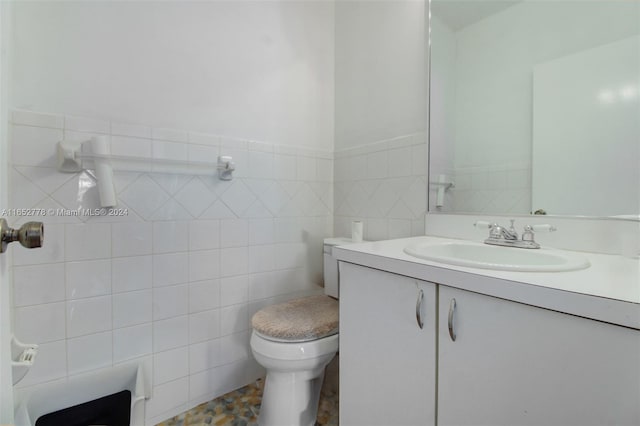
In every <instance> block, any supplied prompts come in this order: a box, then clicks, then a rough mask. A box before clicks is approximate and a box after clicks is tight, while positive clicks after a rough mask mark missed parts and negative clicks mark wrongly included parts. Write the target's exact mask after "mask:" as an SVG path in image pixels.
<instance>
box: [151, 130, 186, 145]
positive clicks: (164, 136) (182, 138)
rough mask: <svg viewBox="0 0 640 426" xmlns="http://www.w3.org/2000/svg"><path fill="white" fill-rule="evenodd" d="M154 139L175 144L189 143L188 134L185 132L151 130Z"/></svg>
mask: <svg viewBox="0 0 640 426" xmlns="http://www.w3.org/2000/svg"><path fill="white" fill-rule="evenodd" d="M151 136H152V138H153V139H157V140H163V141H173V142H187V141H188V140H189V136H188V133H187V132H186V131H185V130H180V129H169V128H157V127H154V128H153V129H152V130H151Z"/></svg>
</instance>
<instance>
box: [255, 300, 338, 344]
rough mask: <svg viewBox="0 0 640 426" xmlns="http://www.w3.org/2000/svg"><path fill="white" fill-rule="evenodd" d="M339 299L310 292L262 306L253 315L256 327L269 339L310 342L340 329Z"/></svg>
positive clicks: (258, 331)
mask: <svg viewBox="0 0 640 426" xmlns="http://www.w3.org/2000/svg"><path fill="white" fill-rule="evenodd" d="M338 306H339V305H338V301H337V300H335V299H332V298H331V297H329V296H325V295H320V296H310V297H303V298H300V299H293V300H289V301H288V302H284V303H279V304H277V305H271V306H267V307H266V308H262V309H261V310H259V311H258V312H256V314H255V315H254V316H253V318H252V319H251V325H252V326H253V329H254V330H255V331H256V332H257V333H258V334H260V335H262V336H263V337H264V338H266V339H273V340H276V341H284V342H306V341H310V340H317V339H321V338H323V337H327V336H331V335H333V334H336V333H337V332H338Z"/></svg>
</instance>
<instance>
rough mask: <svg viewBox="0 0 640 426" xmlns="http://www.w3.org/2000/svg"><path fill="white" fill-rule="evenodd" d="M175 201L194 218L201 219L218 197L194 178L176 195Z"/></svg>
mask: <svg viewBox="0 0 640 426" xmlns="http://www.w3.org/2000/svg"><path fill="white" fill-rule="evenodd" d="M175 199H176V200H177V201H178V202H179V203H180V204H181V205H183V206H184V208H185V209H187V211H188V212H189V213H190V214H191V215H192V216H193V217H199V216H200V215H201V214H202V212H204V211H205V210H206V209H207V207H209V206H210V205H211V204H213V202H214V201H215V199H216V196H215V194H214V193H212V192H211V191H210V190H209V188H208V187H207V185H205V184H204V182H202V180H200V179H199V178H198V177H194V178H193V179H191V180H190V181H189V182H187V183H186V184H185V185H184V186H183V187H182V189H181V190H180V192H178V193H177V194H176V196H175Z"/></svg>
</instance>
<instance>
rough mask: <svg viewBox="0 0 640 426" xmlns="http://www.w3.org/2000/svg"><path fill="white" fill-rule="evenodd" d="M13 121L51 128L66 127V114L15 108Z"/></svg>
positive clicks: (12, 116)
mask: <svg viewBox="0 0 640 426" xmlns="http://www.w3.org/2000/svg"><path fill="white" fill-rule="evenodd" d="M11 122H12V123H13V124H23V125H25V126H36V127H49V128H51V129H62V128H64V116H62V115H60V114H45V113H42V112H33V111H27V110H20V109H14V110H12V111H11Z"/></svg>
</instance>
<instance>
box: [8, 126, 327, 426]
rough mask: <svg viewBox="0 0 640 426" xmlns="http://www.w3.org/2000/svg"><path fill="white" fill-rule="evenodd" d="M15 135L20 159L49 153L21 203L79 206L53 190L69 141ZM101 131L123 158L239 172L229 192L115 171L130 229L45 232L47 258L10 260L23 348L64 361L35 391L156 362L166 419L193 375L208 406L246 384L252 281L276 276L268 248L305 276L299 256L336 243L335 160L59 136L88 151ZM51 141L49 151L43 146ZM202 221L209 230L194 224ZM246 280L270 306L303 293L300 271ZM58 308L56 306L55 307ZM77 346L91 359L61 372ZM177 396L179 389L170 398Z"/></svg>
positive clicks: (215, 142) (265, 148) (131, 134)
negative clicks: (34, 347) (84, 144)
mask: <svg viewBox="0 0 640 426" xmlns="http://www.w3.org/2000/svg"><path fill="white" fill-rule="evenodd" d="M16 117H17V119H16V120H18V121H20V120H21V121H22V122H25V123H30V124H52V125H55V126H57V125H58V124H56V123H57V122H56V120H57V118H56V117H55V115H54V116H53V117H48V116H44V115H43V116H41V117H40V116H36V115H33V116H30V117H28V116H26V115H25V116H23V117H22V118H21V117H19V116H16ZM25 117H26V118H25ZM60 118H61V117H60ZM29 120H31V121H29ZM61 125H62V124H61V123H60V126H61ZM105 125H106V127H105ZM14 127H15V128H18V132H17V134H18V138H17V140H20V141H23V140H25V141H26V145H27V146H28V147H29V148H28V149H25V150H22V151H21V149H22V148H18V150H17V152H18V154H20V152H22V154H23V155H24V157H25V158H26V157H28V160H25V161H32V158H31V157H29V156H31V155H32V153H31V152H30V151H31V150H34V149H37V150H38V152H46V153H47V154H46V156H43V157H42V158H41V159H40V160H38V162H36V163H34V164H26V165H24V167H23V166H21V169H20V175H21V176H22V177H21V179H22V180H21V181H20V182H22V184H21V185H20V186H22V187H25V188H31V187H33V188H35V189H34V190H33V193H34V194H35V195H34V196H32V197H30V198H29V197H27V198H29V199H32V201H33V202H34V203H36V204H37V203H39V202H40V201H39V199H40V198H43V199H47V195H48V194H49V193H50V192H56V191H58V192H60V191H61V190H62V187H63V186H64V185H66V186H67V187H68V188H66V189H65V190H66V192H64V191H62V192H60V193H57V192H56V193H57V196H56V198H55V203H62V204H63V205H65V206H66V204H69V206H71V207H70V208H75V206H76V205H77V199H76V198H77V197H76V196H77V179H76V180H73V179H71V178H66V177H65V179H64V180H59V179H55V178H56V177H57V176H58V175H59V173H58V172H57V171H56V170H55V169H54V164H53V160H54V155H53V154H54V152H55V143H56V142H57V141H58V140H60V139H61V136H62V132H48V130H50V129H44V130H46V131H45V132H42V131H41V130H37V129H36V130H33V129H31V128H30V127H33V126H20V125H18V126H14ZM20 127H22V129H20ZM40 129H43V128H40ZM71 129H74V130H71ZM14 130H15V129H14ZM103 131H106V132H107V133H108V132H109V131H110V132H111V134H112V136H111V149H112V153H114V154H116V155H134V156H144V157H150V156H152V155H155V156H157V157H163V158H169V157H170V158H190V159H192V160H194V161H202V160H203V158H205V157H207V158H208V157H210V160H211V162H213V161H215V157H216V156H217V155H218V154H222V155H232V156H233V157H234V161H235V162H236V165H237V167H238V170H237V172H236V173H235V176H234V177H235V179H234V180H233V181H232V182H221V181H219V180H218V179H217V178H215V177H208V176H206V177H205V176H202V177H194V176H188V175H187V176H177V175H169V174H160V173H149V174H147V173H140V172H136V173H119V174H118V179H117V180H118V191H119V199H120V200H121V203H122V205H123V206H127V207H129V208H130V211H131V215H130V217H129V218H126V220H124V221H118V222H113V223H96V222H92V221H90V223H87V224H81V223H73V224H67V225H58V224H49V223H47V224H46V227H47V244H46V246H45V247H43V248H42V249H40V250H37V251H35V250H34V251H26V250H24V253H21V252H18V250H16V249H13V250H14V259H15V260H16V262H15V265H14V267H15V270H14V273H15V274H14V276H15V282H14V283H15V285H16V286H21V287H20V288H16V289H15V299H16V300H15V303H14V305H15V306H16V308H15V309H16V311H15V317H16V327H15V329H16V332H18V331H21V330H24V333H23V334H24V335H25V336H27V338H26V339H24V338H23V336H22V335H20V334H18V337H20V338H23V340H27V341H36V342H38V343H42V342H44V344H45V345H50V346H51V347H54V348H55V349H56V351H55V353H56V354H57V355H56V356H57V359H58V361H56V358H51V360H52V361H51V362H52V365H53V366H54V367H52V369H51V370H47V371H46V372H44V373H42V374H40V375H36V374H34V377H35V381H34V382H31V383H35V382H37V381H39V380H49V378H50V379H55V378H61V377H64V376H65V375H67V374H76V373H78V372H83V371H88V370H91V369H94V368H100V367H102V366H107V365H110V364H111V363H112V362H116V363H118V362H127V361H128V360H132V359H141V358H140V357H145V356H146V357H147V358H148V360H149V362H148V365H149V366H152V365H153V364H155V370H154V371H153V373H152V374H150V375H149V376H150V377H151V376H154V379H155V382H156V383H155V384H156V387H155V388H154V398H153V399H152V401H150V402H149V405H148V407H150V409H149V410H148V411H147V414H148V415H147V418H155V419H156V420H158V421H160V420H162V419H161V418H160V417H161V416H162V415H163V413H165V414H167V413H170V412H171V410H174V409H179V408H180V407H182V405H183V404H186V402H187V400H186V399H185V398H186V397H185V396H184V395H185V394H186V392H187V391H188V390H189V389H188V388H187V386H186V384H188V379H187V377H185V376H187V375H188V374H193V373H198V374H199V373H202V372H207V375H209V374H214V375H215V377H216V379H215V380H214V381H212V382H211V383H208V384H203V383H200V384H198V383H195V384H194V386H193V389H191V390H192V391H194V390H195V389H196V388H198V386H200V387H202V386H204V387H205V388H206V389H207V392H209V394H210V395H214V394H215V393H217V392H222V391H223V390H227V389H228V390H231V389H234V388H237V387H238V386H241V385H243V384H245V383H246V380H247V377H249V373H247V371H246V369H247V366H248V365H249V361H248V360H249V353H250V348H249V336H250V314H251V313H253V312H254V311H253V309H254V308H256V307H257V305H256V304H251V307H250V306H249V305H248V304H247V303H248V301H249V296H250V294H249V291H250V288H251V286H250V279H249V275H247V274H249V273H250V271H263V270H268V271H270V270H271V269H273V268H275V267H278V265H276V263H277V261H276V258H275V250H274V247H275V246H273V245H274V244H277V243H286V244H285V245H287V246H288V247H287V248H285V252H287V254H285V255H283V256H282V258H280V260H279V261H278V262H279V263H278V264H279V265H280V267H287V268H288V267H290V266H293V265H298V260H299V259H302V262H305V260H304V259H305V257H304V254H306V252H305V251H304V250H303V249H301V247H304V246H305V244H311V240H314V241H315V240H316V239H319V238H321V237H323V236H324V235H325V234H328V233H327V232H326V230H325V229H324V228H323V227H319V226H317V224H319V223H321V222H320V221H319V219H320V218H323V217H328V214H329V213H330V211H327V208H326V207H324V204H326V203H327V202H332V200H331V197H332V195H331V192H328V191H326V190H325V189H323V187H321V186H319V185H318V184H320V183H321V182H323V184H324V185H329V186H330V185H331V184H330V182H331V181H332V179H333V176H332V175H333V165H332V163H333V162H332V160H330V156H329V157H326V156H324V157H320V156H318V155H317V153H315V152H312V151H308V152H307V151H304V152H303V151H300V150H299V149H297V148H295V149H288V150H287V149H281V150H277V154H274V152H276V150H275V149H274V146H273V144H266V143H259V142H256V143H253V142H252V143H247V142H246V141H243V140H233V141H231V142H229V141H226V142H224V141H222V140H221V139H220V138H219V137H218V136H215V135H198V134H195V133H193V134H190V135H189V144H185V142H186V141H187V133H186V132H184V131H182V130H174V129H151V128H149V127H148V126H144V125H137V124H133V123H132V124H126V123H109V122H107V121H104V120H93V119H91V118H87V119H85V118H81V117H72V118H71V121H70V125H69V127H68V129H67V132H66V133H65V137H69V138H72V139H78V140H81V139H83V138H85V139H86V138H89V137H91V136H92V135H93V134H94V133H96V132H97V133H101V132H103ZM47 137H48V139H47ZM43 138H44V140H47V143H46V144H42V143H41V140H42V139H43ZM152 139H153V141H152ZM230 143H231V145H230ZM194 144H198V145H194ZM14 145H15V143H14ZM47 161H50V162H51V164H50V170H51V172H50V173H49V174H38V173H36V174H34V170H35V171H39V170H49V169H41V166H42V165H43V164H44V165H46V164H47V163H46V162H47ZM22 172H24V173H27V174H26V175H25V174H23V173H22ZM243 176H244V177H249V176H253V177H254V179H245V178H243ZM51 177H53V178H54V179H53V180H52V179H51ZM265 178H268V179H278V181H275V180H269V181H265V180H264V179H265ZM54 180H55V182H57V183H54V182H53V181H54ZM303 181H304V184H302V182H303ZM25 193H26V192H25ZM58 198H62V199H63V200H62V201H61V200H58ZM36 199H38V200H36ZM25 202H27V203H30V202H31V201H28V200H27V201H25ZM83 202H84V203H87V202H89V201H86V200H85V201H83ZM91 202H96V200H93V199H92V200H91ZM51 203H54V201H53V199H52V201H51ZM65 203H66V204H65ZM287 203H289V205H287ZM171 206H174V207H175V208H173V207H171ZM67 207H68V206H67ZM176 208H177V209H179V210H180V211H177V209H176ZM168 210H171V211H168ZM174 210H175V211H174ZM303 211H304V213H302V212H303ZM274 214H276V217H275V219H274V218H273V216H274ZM199 215H202V219H200V220H195V219H194V217H196V216H199ZM243 215H246V216H243ZM294 215H301V216H305V215H306V216H308V217H309V218H312V217H313V218H314V219H313V220H311V219H309V220H306V218H304V217H297V216H294ZM316 216H317V217H318V220H316V219H315V217H316ZM249 217H251V218H252V219H248V218H249ZM134 221H135V222H134ZM322 223H323V224H324V223H325V220H323V221H322ZM316 236H317V238H316ZM318 241H319V240H318ZM313 244H315V243H313ZM278 248H280V246H278ZM314 253H315V252H314ZM300 254H303V256H302V257H300ZM316 254H317V255H318V256H319V254H320V246H318V251H317V253H316ZM284 258H287V259H288V260H286V261H285V260H283V259H284ZM64 261H67V263H66V264H64V263H62V262H64ZM44 263H50V264H44ZM303 264H304V263H303ZM30 265H35V266H33V267H31V266H30ZM65 265H66V267H67V270H66V273H65ZM313 268H315V269H317V268H316V267H315V266H314V267H313ZM252 275H253V276H254V278H252V282H253V283H254V284H255V283H256V282H258V281H259V282H260V284H261V286H260V290H258V289H257V284H255V285H254V286H255V287H256V288H255V289H253V290H252V293H251V294H252V297H258V298H260V300H261V301H264V302H265V303H272V302H274V301H276V300H281V299H278V298H274V296H281V297H282V298H286V297H287V296H288V295H289V294H290V293H293V292H300V291H304V290H307V288H308V284H307V282H308V281H309V279H308V278H307V277H306V276H305V272H304V271H303V270H302V269H299V270H289V269H286V270H281V271H275V272H269V273H268V274H262V275H261V274H252ZM221 276H222V278H220V277H221ZM56 277H57V278H56ZM38 280H45V281H47V282H48V284H49V287H46V288H42V287H39V286H38V285H35V284H34V285H33V286H31V287H30V284H31V283H32V282H33V281H38ZM27 282H28V284H27ZM67 287H68V288H67ZM67 290H68V294H67ZM36 293H37V294H36ZM74 298H75V299H74ZM63 300H64V301H65V302H62V301H63ZM56 301H60V303H47V302H56ZM187 313H188V314H187ZM221 335H225V336H224V338H220V336H221ZM31 337H34V338H37V339H32V338H31ZM51 339H57V340H55V341H52V340H51ZM65 339H67V340H65ZM190 343H191V346H189V344H190ZM56 345H57V348H56ZM82 345H92V347H91V350H89V351H88V352H87V353H86V354H80V353H76V354H74V355H71V356H69V357H68V360H69V361H68V365H67V349H69V351H71V350H74V351H76V350H77V349H78V348H80V347H81V346H82ZM112 355H113V359H112V358H111V356H112ZM151 360H153V362H152V361H151ZM223 364H227V365H223ZM67 367H68V368H67ZM67 370H68V371H67ZM38 377H40V378H38ZM191 377H192V378H193V380H196V379H195V376H191ZM198 377H200V376H198ZM202 377H205V376H202ZM207 377H208V376H207ZM174 379H176V380H174ZM25 383H30V382H25ZM180 387H184V389H185V392H183V393H182V394H180V395H175V394H173V392H175V391H176V390H179V388H180ZM170 389H171V392H169V390H170ZM164 392H167V393H166V394H165V393H164ZM163 395H164V396H163ZM163 398H165V399H164V400H163ZM159 401H160V402H159ZM184 408H187V407H186V406H185V407H184Z"/></svg>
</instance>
